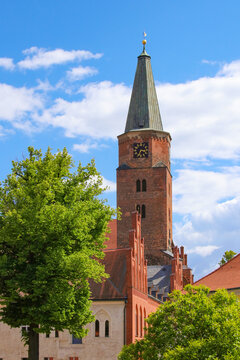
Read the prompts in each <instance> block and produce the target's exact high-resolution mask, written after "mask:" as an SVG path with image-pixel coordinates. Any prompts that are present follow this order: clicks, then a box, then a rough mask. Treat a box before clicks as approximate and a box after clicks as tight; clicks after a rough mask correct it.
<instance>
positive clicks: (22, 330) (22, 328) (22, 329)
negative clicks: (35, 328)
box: [21, 326, 29, 336]
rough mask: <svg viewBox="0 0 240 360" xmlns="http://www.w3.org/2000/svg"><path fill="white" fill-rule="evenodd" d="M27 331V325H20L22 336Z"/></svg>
mask: <svg viewBox="0 0 240 360" xmlns="http://www.w3.org/2000/svg"><path fill="white" fill-rule="evenodd" d="M27 332H29V326H21V333H22V336H23V335H24V334H25V333H27Z"/></svg>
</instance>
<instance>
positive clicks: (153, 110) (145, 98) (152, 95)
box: [125, 46, 163, 132]
mask: <svg viewBox="0 0 240 360" xmlns="http://www.w3.org/2000/svg"><path fill="white" fill-rule="evenodd" d="M142 128H144V129H153V130H159V131H163V126H162V120H161V115H160V111H159V106H158V99H157V94H156V89H155V84H154V80H153V74H152V67H151V57H150V56H149V55H148V54H147V53H146V50H145V46H144V49H143V52H142V53H141V55H140V56H138V64H137V70H136V74H135V79H134V84H133V89H132V96H131V101H130V106H129V110H128V116H127V122H126V128H125V132H128V131H131V130H136V129H142Z"/></svg>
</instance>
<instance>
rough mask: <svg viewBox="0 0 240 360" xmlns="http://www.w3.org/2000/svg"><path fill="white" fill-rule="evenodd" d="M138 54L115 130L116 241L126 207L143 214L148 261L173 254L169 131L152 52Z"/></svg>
mask: <svg viewBox="0 0 240 360" xmlns="http://www.w3.org/2000/svg"><path fill="white" fill-rule="evenodd" d="M145 44H146V40H143V51H142V53H141V54H140V56H138V63H137V70H136V74H135V79H134V84H133V89H132V96H131V101H130V106H129V111H128V116H127V122H126V128H125V132H124V133H123V134H122V135H119V136H118V146H119V166H118V168H117V206H118V207H119V208H120V210H121V213H122V218H121V220H119V221H118V224H117V241H118V247H126V246H128V229H130V228H131V212H132V211H134V210H137V211H138V212H139V213H140V214H141V217H142V236H143V237H144V239H145V256H146V258H147V259H148V264H149V265H155V264H158V265H159V264H162V265H163V264H170V262H171V259H172V176H171V169H170V142H171V136H170V134H169V133H168V132H166V131H164V130H163V126H162V120H161V115H160V111H159V106H158V100H157V94H156V89H155V84H154V80H153V74H152V68H151V57H150V56H149V55H148V54H147V52H146V50H145Z"/></svg>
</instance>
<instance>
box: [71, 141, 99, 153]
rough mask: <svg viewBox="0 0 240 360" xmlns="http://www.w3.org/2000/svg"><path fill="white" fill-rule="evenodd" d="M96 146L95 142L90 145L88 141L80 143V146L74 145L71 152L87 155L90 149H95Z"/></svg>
mask: <svg viewBox="0 0 240 360" xmlns="http://www.w3.org/2000/svg"><path fill="white" fill-rule="evenodd" d="M97 146H98V144H97V143H96V142H94V143H91V142H90V141H89V140H87V141H85V142H83V143H81V144H74V145H73V150H75V151H78V152H80V153H88V152H89V151H90V149H96V147H97Z"/></svg>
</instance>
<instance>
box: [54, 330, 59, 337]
mask: <svg viewBox="0 0 240 360" xmlns="http://www.w3.org/2000/svg"><path fill="white" fill-rule="evenodd" d="M58 337H59V332H58V330H55V338H58Z"/></svg>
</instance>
